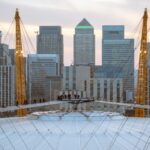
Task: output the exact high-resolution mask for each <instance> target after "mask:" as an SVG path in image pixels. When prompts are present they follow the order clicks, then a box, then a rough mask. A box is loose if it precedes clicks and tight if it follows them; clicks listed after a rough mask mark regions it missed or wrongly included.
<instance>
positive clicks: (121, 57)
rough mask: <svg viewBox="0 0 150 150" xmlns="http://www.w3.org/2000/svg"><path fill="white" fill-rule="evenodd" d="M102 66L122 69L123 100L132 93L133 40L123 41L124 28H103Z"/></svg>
mask: <svg viewBox="0 0 150 150" xmlns="http://www.w3.org/2000/svg"><path fill="white" fill-rule="evenodd" d="M102 65H111V66H116V67H117V66H119V67H122V74H123V80H124V81H123V86H124V89H123V90H124V100H125V99H126V95H127V93H128V92H132V93H133V92H134V39H125V37H124V26H121V25H120V26H103V36H102ZM118 73H119V71H118V72H116V73H115V74H118Z"/></svg>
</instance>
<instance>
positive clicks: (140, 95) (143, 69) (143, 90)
mask: <svg viewBox="0 0 150 150" xmlns="http://www.w3.org/2000/svg"><path fill="white" fill-rule="evenodd" d="M147 22H148V13H147V9H145V11H144V16H143V26H142V37H141V47H140V60H139V67H138V81H137V91H136V103H137V104H141V105H144V104H146V101H147V53H148V51H147V27H148V25H147ZM145 115H146V114H145V109H140V108H136V110H135V116H136V117H144V116H145Z"/></svg>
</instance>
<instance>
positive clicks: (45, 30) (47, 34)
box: [37, 26, 64, 75]
mask: <svg viewBox="0 0 150 150" xmlns="http://www.w3.org/2000/svg"><path fill="white" fill-rule="evenodd" d="M37 53H38V54H58V55H59V58H60V74H61V75H62V73H63V55H64V52H63V35H62V31H61V27H60V26H40V28H39V34H38V35H37Z"/></svg>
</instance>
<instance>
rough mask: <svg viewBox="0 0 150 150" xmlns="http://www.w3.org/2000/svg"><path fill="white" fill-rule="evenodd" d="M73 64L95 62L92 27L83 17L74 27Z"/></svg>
mask: <svg viewBox="0 0 150 150" xmlns="http://www.w3.org/2000/svg"><path fill="white" fill-rule="evenodd" d="M74 64H75V65H91V64H95V35H94V28H93V26H92V25H91V24H90V23H89V22H88V21H87V20H86V19H83V20H82V21H81V22H80V23H79V24H78V25H77V26H76V28H75V35H74Z"/></svg>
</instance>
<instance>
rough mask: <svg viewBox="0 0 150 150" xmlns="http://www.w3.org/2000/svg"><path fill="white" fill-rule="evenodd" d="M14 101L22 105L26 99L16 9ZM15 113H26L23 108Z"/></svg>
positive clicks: (20, 114)
mask: <svg viewBox="0 0 150 150" xmlns="http://www.w3.org/2000/svg"><path fill="white" fill-rule="evenodd" d="M15 21H16V53H15V57H16V102H17V103H18V105H23V104H24V103H25V101H26V85H25V75H24V59H23V50H22V40H21V30H20V16H19V11H18V9H16V14H15ZM17 115H18V116H20V117H22V116H25V115H26V110H25V109H19V110H18V111H17Z"/></svg>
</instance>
